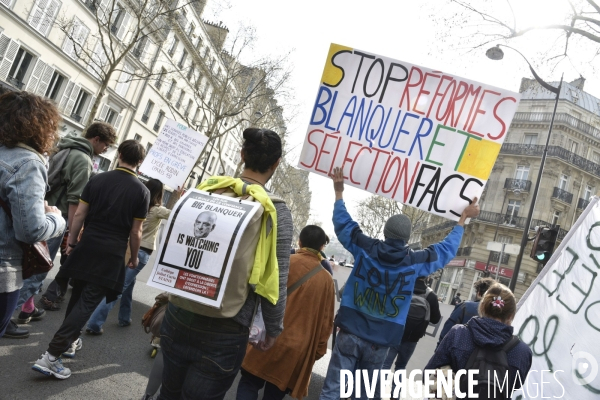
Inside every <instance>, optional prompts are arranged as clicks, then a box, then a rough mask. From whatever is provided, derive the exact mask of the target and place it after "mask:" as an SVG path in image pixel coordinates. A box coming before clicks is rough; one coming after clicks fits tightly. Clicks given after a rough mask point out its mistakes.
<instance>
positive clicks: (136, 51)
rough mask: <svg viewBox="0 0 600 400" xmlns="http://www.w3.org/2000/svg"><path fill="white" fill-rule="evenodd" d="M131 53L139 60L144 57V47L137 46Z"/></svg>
mask: <svg viewBox="0 0 600 400" xmlns="http://www.w3.org/2000/svg"><path fill="white" fill-rule="evenodd" d="M131 54H133V56H134V57H135V58H137V59H138V60H139V59H140V58H141V57H142V48H141V47H140V46H137V47H135V48H134V49H133V51H132V52H131Z"/></svg>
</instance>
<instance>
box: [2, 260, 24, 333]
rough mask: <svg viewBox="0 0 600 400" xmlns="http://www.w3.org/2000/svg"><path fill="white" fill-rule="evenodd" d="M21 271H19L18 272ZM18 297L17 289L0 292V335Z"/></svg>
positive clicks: (8, 320)
mask: <svg viewBox="0 0 600 400" xmlns="http://www.w3.org/2000/svg"><path fill="white" fill-rule="evenodd" d="M20 273H21V272H19V274H20ZM18 298H19V291H18V290H15V291H14V292H4V293H0V337H2V335H4V331H5V330H6V327H7V326H8V323H9V322H10V317H12V315H13V311H14V310H15V304H17V299H18Z"/></svg>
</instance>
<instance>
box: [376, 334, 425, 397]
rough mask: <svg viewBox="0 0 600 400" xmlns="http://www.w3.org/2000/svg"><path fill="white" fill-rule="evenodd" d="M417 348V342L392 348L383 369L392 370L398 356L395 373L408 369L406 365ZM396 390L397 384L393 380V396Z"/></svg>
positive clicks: (405, 343)
mask: <svg viewBox="0 0 600 400" xmlns="http://www.w3.org/2000/svg"><path fill="white" fill-rule="evenodd" d="M416 348H417V342H402V343H400V345H399V346H396V347H390V351H389V352H388V355H387V357H386V358H385V362H384V363H383V367H382V368H381V369H390V368H391V367H392V364H393V363H394V358H396V355H398V357H397V358H396V365H395V366H394V371H400V370H401V369H406V364H408V361H409V360H410V357H411V356H412V355H413V353H414V352H415V349H416ZM394 390H396V384H395V383H394V381H393V380H392V394H393V393H394Z"/></svg>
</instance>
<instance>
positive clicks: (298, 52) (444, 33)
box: [204, 0, 600, 233]
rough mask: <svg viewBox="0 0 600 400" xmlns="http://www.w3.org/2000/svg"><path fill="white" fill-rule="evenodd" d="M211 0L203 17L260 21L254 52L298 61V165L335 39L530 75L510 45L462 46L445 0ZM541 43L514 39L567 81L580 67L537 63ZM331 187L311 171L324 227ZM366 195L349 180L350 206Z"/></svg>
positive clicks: (552, 2) (494, 74)
mask: <svg viewBox="0 0 600 400" xmlns="http://www.w3.org/2000/svg"><path fill="white" fill-rule="evenodd" d="M208 1H209V3H208V8H207V10H206V12H205V14H204V17H205V18H206V19H208V20H212V21H214V22H219V21H222V22H223V24H224V25H226V26H227V27H228V28H229V30H230V32H235V31H236V30H237V27H238V26H239V24H244V25H252V26H254V27H255V29H256V34H257V36H258V38H257V42H256V44H255V46H254V48H253V49H252V52H250V56H252V55H267V54H275V55H279V54H285V53H287V52H288V51H290V50H293V51H292V52H291V54H290V56H289V63H290V65H292V66H293V74H292V77H291V87H292V88H293V90H294V94H295V102H296V103H297V104H298V107H299V108H298V111H299V113H298V115H297V117H296V118H295V120H294V122H293V123H292V124H290V126H288V132H290V137H291V139H290V145H291V146H292V147H295V149H296V150H295V151H294V152H292V155H291V157H292V158H294V160H293V164H296V163H297V158H298V156H299V151H300V148H301V144H302V143H303V141H304V137H305V135H306V131H307V128H308V122H309V119H310V114H311V111H312V107H313V104H314V101H315V98H316V94H317V90H318V87H319V83H320V78H321V74H322V71H323V66H324V64H325V58H326V56H327V51H328V49H329V45H330V43H337V44H342V45H345V46H349V47H353V48H356V49H361V50H364V51H367V52H369V53H373V54H380V55H384V56H387V57H391V58H395V59H398V60H401V61H405V62H409V63H413V64H417V65H421V66H424V67H428V68H433V69H436V70H441V71H444V72H446V73H451V74H454V75H458V76H461V77H465V78H468V79H472V80H475V81H478V82H482V83H485V84H490V85H493V86H497V87H500V88H504V89H508V90H513V91H518V88H519V84H520V81H521V78H522V77H531V74H530V73H529V70H528V67H527V64H526V62H525V61H524V60H523V59H522V58H520V56H519V55H518V54H516V53H513V52H510V51H508V50H507V51H505V57H504V59H503V60H501V61H492V60H489V59H488V58H486V57H485V50H486V49H487V48H489V47H491V46H485V47H484V48H482V49H481V50H480V51H472V47H471V46H468V45H467V44H465V45H464V46H461V44H462V43H461V42H462V39H461V38H460V33H459V29H458V28H457V27H456V26H452V24H451V23H450V22H448V20H444V16H445V15H449V14H450V13H452V12H454V10H455V8H453V6H450V5H449V4H448V1H446V0H420V1H406V0H386V1H384V0H371V1H369V2H366V1H351V0H345V1H342V0H318V1H317V0H303V1H294V2H291V1H282V0H252V1H249V0H229V1H226V2H223V0H208ZM513 7H514V9H515V13H516V14H517V18H521V20H524V21H527V23H529V24H543V23H547V22H550V21H554V20H556V19H557V18H560V17H561V16H562V15H564V14H565V11H564V10H565V7H568V3H567V2H566V1H565V0H545V1H541V0H519V1H518V2H515V4H513ZM468 23H472V22H467V24H468ZM540 44H544V45H546V46H553V45H554V43H548V34H547V33H546V32H544V33H540V34H533V35H528V36H527V37H526V38H524V39H522V40H520V41H517V42H515V43H514V46H515V47H517V48H518V49H519V50H520V51H521V52H523V53H524V54H525V55H526V56H527V57H528V58H530V57H531V58H530V61H531V62H532V64H533V65H534V67H535V68H536V69H537V70H538V73H539V74H540V75H541V76H542V78H543V79H545V80H546V81H548V82H552V81H558V80H559V79H560V74H561V72H564V73H565V80H567V81H568V80H573V79H576V78H577V77H578V76H579V74H580V73H582V71H581V69H577V68H576V66H575V65H572V63H569V62H563V63H561V64H559V66H558V67H557V68H555V69H550V68H547V67H545V66H544V65H543V64H538V63H537V62H536V61H537V60H538V58H539V57H540V56H539V53H538V52H537V51H538V50H539V48H540V47H541V46H540ZM511 45H513V44H511ZM557 46H558V45H557ZM540 63H541V62H540ZM538 65H541V66H538ZM584 76H585V78H586V79H587V81H586V87H585V90H586V91H587V92H589V93H591V94H592V95H595V96H596V97H600V81H599V79H598V78H594V75H593V74H591V73H588V74H586V75H584ZM332 187H333V186H332V183H331V181H330V180H328V179H327V178H324V177H321V176H317V175H314V174H311V177H310V189H311V190H312V203H311V218H310V221H319V222H321V223H322V226H323V228H324V229H325V231H326V232H327V233H333V225H332V223H331V216H332V211H333V201H334V194H333V188H332ZM368 196H369V193H367V192H365V191H362V190H360V189H356V188H352V187H348V186H347V187H346V191H345V195H344V198H345V200H346V203H347V205H348V208H349V210H350V213H351V214H352V212H353V211H354V210H355V207H356V203H357V202H358V201H360V200H362V199H364V198H366V197H368Z"/></svg>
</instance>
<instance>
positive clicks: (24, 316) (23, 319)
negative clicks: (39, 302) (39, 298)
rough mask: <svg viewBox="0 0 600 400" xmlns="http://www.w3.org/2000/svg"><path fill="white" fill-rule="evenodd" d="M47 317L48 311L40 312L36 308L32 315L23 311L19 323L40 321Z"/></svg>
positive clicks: (18, 318)
mask: <svg viewBox="0 0 600 400" xmlns="http://www.w3.org/2000/svg"><path fill="white" fill-rule="evenodd" d="M45 315H46V310H44V309H41V310H40V309H38V308H36V309H35V310H33V311H32V312H30V313H26V312H24V311H21V312H20V313H19V316H18V317H17V323H19V324H26V323H28V322H29V321H39V320H40V319H42V318H44V316H45Z"/></svg>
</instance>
